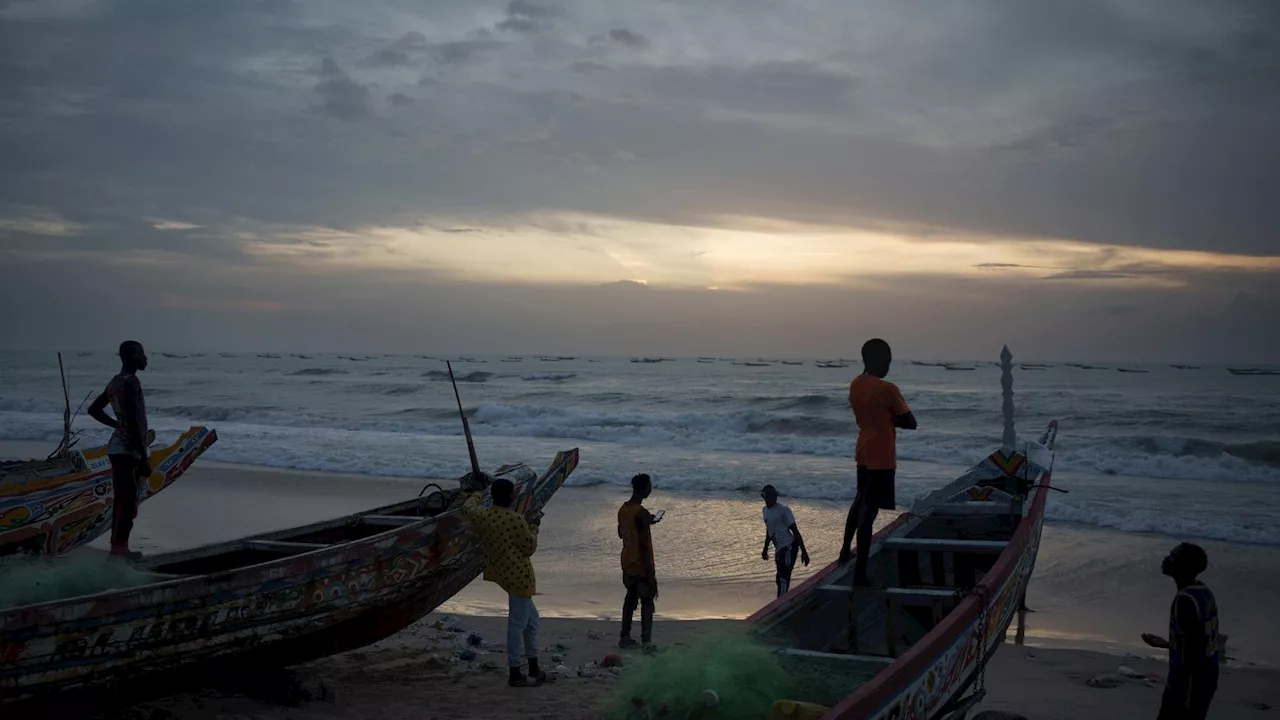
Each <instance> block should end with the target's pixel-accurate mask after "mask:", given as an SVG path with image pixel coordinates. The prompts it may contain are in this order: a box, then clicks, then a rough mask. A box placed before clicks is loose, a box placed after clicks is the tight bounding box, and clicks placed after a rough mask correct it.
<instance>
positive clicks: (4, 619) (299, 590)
mask: <svg viewBox="0 0 1280 720" xmlns="http://www.w3.org/2000/svg"><path fill="white" fill-rule="evenodd" d="M577 464H578V451H577V449H576V448H575V449H573V450H568V451H565V452H561V453H558V454H557V455H556V457H555V460H554V461H553V462H552V463H551V466H550V467H549V468H548V469H547V471H546V473H544V474H543V475H542V476H541V477H538V476H537V475H536V474H535V473H534V472H533V471H532V470H530V469H529V468H528V467H527V466H526V465H508V466H504V467H502V468H500V469H498V470H497V471H496V472H495V473H493V477H505V478H508V479H510V480H511V481H512V482H513V483H515V484H516V485H517V496H516V497H517V501H516V502H517V504H516V506H515V507H516V508H517V509H518V510H519V511H520V512H521V513H523V514H524V515H526V516H528V517H534V516H536V515H537V514H538V513H540V512H541V510H542V508H543V507H544V506H545V505H546V503H547V501H548V500H549V499H550V498H551V496H552V495H553V494H554V493H555V492H556V490H558V489H559V488H560V486H561V485H562V484H563V483H564V481H565V478H567V477H568V476H569V474H570V473H572V472H573V470H574V468H575V467H577ZM468 477H470V476H468ZM428 487H431V486H430V485H429V486H428ZM436 488H437V489H436V490H435V491H434V492H432V493H430V494H428V495H427V496H426V497H425V498H423V497H419V498H417V499H414V500H408V501H405V502H401V503H397V504H394V505H388V506H386V507H380V508H377V509H375V510H369V511H367V512H362V513H357V514H355V515H350V516H347V517H342V518H338V519H336V520H329V521H326V522H320V523H315V524H312V525H307V526H304V527H297V528H292V529H289V530H280V531H276V532H271V533H265V534H261V535H255V536H253V537H247V538H243V539H241V540H234V541H231V542H226V543H219V544H216V545H210V546H206V547H200V548H196V549H194V550H187V551H183V552H176V553H170V554H167V555H157V556H153V557H148V558H146V559H145V560H144V561H142V562H140V563H138V564H137V565H136V567H137V568H139V569H142V570H146V571H149V572H152V573H156V575H157V579H156V582H154V583H150V584H146V585H141V586H136V587H131V588H125V589H119V590H111V591H107V592H102V593H98V594H95V595H88V596H81V597H76V598H70V599H63V600H57V601H53V602H45V603H39V604H34V605H27V606H24V607H17V608H11V609H7V610H2V611H0V704H4V703H12V702H21V701H31V700H40V699H45V698H48V697H50V696H52V695H59V696H61V695H63V694H65V693H68V692H79V691H88V690H94V689H101V688H107V687H110V688H119V687H121V686H122V685H123V686H126V687H127V686H128V685H129V684H130V683H136V682H138V681H145V684H146V685H147V686H150V687H156V686H163V685H164V680H163V678H164V677H165V676H166V675H167V674H174V673H181V672H185V671H190V670H191V669H192V668H196V669H198V671H199V672H208V671H210V670H211V669H214V668H218V667H224V668H225V667H236V668H240V669H243V668H245V667H268V666H269V667H279V666H287V665H291V664H295V663H299V662H305V661H307V660H312V659H315V658H320V657H324V656H327V655H332V654H334V653H338V652H343V651H345V650H350V649H352V648H357V647H361V646H363V645H367V644H369V643H372V642H375V641H377V640H380V639H382V638H384V637H387V636H388V635H391V634H393V633H395V632H397V631H399V630H401V629H403V628H404V627H406V626H408V625H410V624H411V623H413V622H414V621H416V620H417V619H419V618H420V617H422V616H423V615H425V614H427V613H428V612H430V611H432V610H434V609H435V608H436V607H437V606H439V605H440V604H441V603H442V602H444V601H445V600H448V599H449V598H450V597H452V596H453V595H454V594H455V593H457V592H458V591H459V590H461V589H462V588H463V587H465V586H466V585H467V584H468V583H470V582H471V581H472V580H474V579H475V577H476V576H477V575H478V574H479V573H480V570H481V558H482V550H481V547H480V542H479V538H478V537H477V535H476V534H475V532H474V531H473V529H472V525H471V524H470V522H468V521H467V520H466V518H465V517H464V516H463V515H462V513H461V511H460V509H459V506H460V504H461V502H462V501H463V500H464V499H465V495H464V491H463V490H462V489H461V488H458V489H449V490H443V489H440V488H439V487H438V486H436ZM424 491H425V488H424ZM489 502H491V499H490V498H489V496H488V493H487V491H486V493H485V503H486V504H487V503H489Z"/></svg>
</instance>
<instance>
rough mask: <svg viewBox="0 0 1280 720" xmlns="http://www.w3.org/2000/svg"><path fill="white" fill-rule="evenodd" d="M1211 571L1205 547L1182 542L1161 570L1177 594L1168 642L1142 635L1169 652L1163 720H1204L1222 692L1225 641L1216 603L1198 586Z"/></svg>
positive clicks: (1150, 635) (1207, 592)
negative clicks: (1220, 669) (1220, 668)
mask: <svg viewBox="0 0 1280 720" xmlns="http://www.w3.org/2000/svg"><path fill="white" fill-rule="evenodd" d="M1207 567H1209V556H1208V555H1207V554H1205V551H1204V549H1203V548H1201V547H1200V546H1199V545H1194V544H1192V543H1182V544H1181V545H1178V546H1177V547H1175V548H1174V549H1173V550H1171V551H1170V552H1169V554H1168V556H1166V557H1165V559H1164V562H1162V563H1161V564H1160V572H1162V573H1164V574H1165V575H1167V576H1169V577H1170V578H1172V579H1173V582H1174V584H1176V585H1177V586H1178V593H1177V594H1176V595H1174V596H1173V604H1172V606H1171V607H1170V608H1169V639H1168V640H1165V639H1164V638H1162V637H1160V636H1158V635H1153V634H1151V633H1143V635H1142V639H1143V640H1145V641H1146V642H1147V644H1148V645H1150V646H1152V647H1157V648H1167V649H1168V650H1169V679H1168V681H1167V683H1166V685H1165V690H1164V697H1163V698H1162V699H1161V702H1160V715H1159V719H1160V720H1204V718H1205V716H1206V715H1208V713H1209V703H1210V702H1212V701H1213V694H1214V693H1215V692H1217V690H1218V666H1219V665H1220V664H1221V662H1222V637H1221V636H1220V635H1219V634H1218V602H1217V600H1215V599H1214V597H1213V592H1212V591H1210V590H1209V588H1208V587H1206V586H1205V584H1204V583H1202V582H1200V573H1202V572H1204V571H1205V568H1207Z"/></svg>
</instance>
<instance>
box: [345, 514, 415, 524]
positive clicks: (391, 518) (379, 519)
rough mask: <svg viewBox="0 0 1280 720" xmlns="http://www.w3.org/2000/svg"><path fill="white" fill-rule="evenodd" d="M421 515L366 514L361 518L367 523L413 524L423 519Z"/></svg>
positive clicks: (361, 520)
mask: <svg viewBox="0 0 1280 720" xmlns="http://www.w3.org/2000/svg"><path fill="white" fill-rule="evenodd" d="M422 519H423V518H420V517H409V516H405V515H364V516H362V517H361V518H360V522H362V523H365V524H366V525H392V526H395V525H411V524H413V523H416V522H418V521H419V520H422Z"/></svg>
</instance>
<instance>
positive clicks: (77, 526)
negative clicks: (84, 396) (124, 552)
mask: <svg viewBox="0 0 1280 720" xmlns="http://www.w3.org/2000/svg"><path fill="white" fill-rule="evenodd" d="M217 440H218V434H217V433H216V432H214V431H213V430H210V429H208V428H204V427H192V428H191V429H189V430H187V431H186V432H184V433H183V434H182V435H181V436H179V437H178V439H177V440H175V441H174V442H173V443H172V444H171V445H169V446H167V447H163V448H158V449H153V450H152V451H151V468H152V471H151V475H150V476H149V477H146V478H139V480H138V502H139V504H141V503H142V502H145V501H146V500H147V499H148V498H150V497H151V496H153V495H155V494H156V493H158V492H160V491H161V490H163V489H165V488H167V487H169V486H170V485H172V484H173V483H174V482H175V481H176V480H177V479H178V478H180V477H182V474H183V473H185V472H186V471H187V468H189V467H191V463H193V462H195V459H196V458H198V457H200V455H201V454H202V453H203V452H204V451H205V450H207V449H208V448H209V446H210V445H212V444H213V443H215V442H217ZM114 500H115V490H114V489H113V488H112V485H111V461H110V460H108V459H107V449H106V447H98V448H94V449H92V450H79V451H73V452H71V453H70V454H68V455H67V457H65V458H58V459H53V460H47V461H41V460H35V461H31V462H17V463H4V464H3V465H0V555H9V554H13V553H18V552H25V553H31V554H35V555H61V554H62V553H65V552H67V551H69V550H74V549H75V548H78V547H80V546H81V545H84V544H86V543H90V542H92V541H93V540H95V539H97V538H98V536H100V535H102V534H103V533H105V532H107V531H108V530H110V529H111V512H112V505H113V504H114Z"/></svg>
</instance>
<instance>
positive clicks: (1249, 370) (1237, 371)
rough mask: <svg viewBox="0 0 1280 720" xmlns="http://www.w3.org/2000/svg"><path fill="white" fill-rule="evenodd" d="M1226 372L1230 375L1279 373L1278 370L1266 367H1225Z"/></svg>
mask: <svg viewBox="0 0 1280 720" xmlns="http://www.w3.org/2000/svg"><path fill="white" fill-rule="evenodd" d="M1227 372H1229V373H1231V374H1232V375H1280V370H1269V369H1267V368H1233V367H1229V368H1227Z"/></svg>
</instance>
